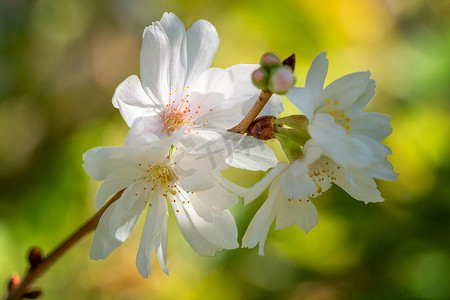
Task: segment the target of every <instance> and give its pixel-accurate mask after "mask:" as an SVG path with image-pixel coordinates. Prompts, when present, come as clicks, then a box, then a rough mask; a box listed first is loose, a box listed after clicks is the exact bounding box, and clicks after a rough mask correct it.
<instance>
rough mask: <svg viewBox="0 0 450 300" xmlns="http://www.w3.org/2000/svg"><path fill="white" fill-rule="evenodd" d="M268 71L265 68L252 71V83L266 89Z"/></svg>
mask: <svg viewBox="0 0 450 300" xmlns="http://www.w3.org/2000/svg"><path fill="white" fill-rule="evenodd" d="M268 77H269V76H268V73H267V71H266V70H263V69H258V70H256V71H254V72H253V73H252V82H253V84H254V85H255V86H256V87H257V88H259V89H262V90H265V89H267V80H268Z"/></svg>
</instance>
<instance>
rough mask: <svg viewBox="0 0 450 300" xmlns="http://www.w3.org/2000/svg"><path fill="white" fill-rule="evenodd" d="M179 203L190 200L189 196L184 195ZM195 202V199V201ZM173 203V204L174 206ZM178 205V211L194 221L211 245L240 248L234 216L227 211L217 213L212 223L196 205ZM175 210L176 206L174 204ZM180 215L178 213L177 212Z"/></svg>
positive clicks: (223, 247) (222, 247) (221, 247)
mask: <svg viewBox="0 0 450 300" xmlns="http://www.w3.org/2000/svg"><path fill="white" fill-rule="evenodd" d="M182 194H184V193H182ZM183 196H184V197H182V198H181V199H179V201H181V202H182V201H184V199H188V197H189V196H188V195H183ZM190 199H193V198H190ZM193 200H194V199H193ZM172 203H173V202H171V204H172ZM179 204H181V203H178V205H176V206H177V210H179V211H181V210H185V211H186V212H187V214H188V215H189V218H190V219H191V221H192V224H193V225H194V227H195V228H196V230H197V231H198V232H199V233H200V234H201V235H202V236H203V237H204V238H205V239H206V240H207V241H208V242H210V243H211V244H213V245H215V246H217V247H219V248H220V249H235V248H237V247H239V244H238V243H237V227H236V222H235V220H234V218H233V215H231V213H230V212H229V211H228V210H227V209H225V210H221V211H218V212H216V216H215V218H214V219H213V220H212V221H208V220H205V219H203V218H202V217H201V216H200V215H199V214H198V213H197V211H196V209H195V208H194V205H190V204H189V203H183V204H182V205H181V208H180V207H179V206H180V205H179ZM172 208H174V204H172ZM177 213H178V212H177Z"/></svg>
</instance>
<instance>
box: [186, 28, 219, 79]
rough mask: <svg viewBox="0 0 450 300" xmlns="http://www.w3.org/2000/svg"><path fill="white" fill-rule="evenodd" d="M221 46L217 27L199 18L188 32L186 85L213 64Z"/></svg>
mask: <svg viewBox="0 0 450 300" xmlns="http://www.w3.org/2000/svg"><path fill="white" fill-rule="evenodd" d="M218 46H219V35H218V34H217V31H216V28H214V26H213V25H212V24H211V23H209V22H208V21H205V20H198V21H196V22H195V23H194V24H192V26H191V27H190V28H189V29H188V30H187V32H186V49H187V73H186V80H185V84H184V85H185V86H187V85H188V84H193V83H194V82H195V81H196V80H197V77H198V76H199V75H200V74H201V73H202V72H203V71H205V70H206V69H208V68H209V66H211V63H212V61H213V59H214V55H215V54H216V51H217V47H218Z"/></svg>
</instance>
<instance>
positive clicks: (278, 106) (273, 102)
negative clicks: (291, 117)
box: [252, 94, 284, 117]
mask: <svg viewBox="0 0 450 300" xmlns="http://www.w3.org/2000/svg"><path fill="white" fill-rule="evenodd" d="M255 102H256V100H255V101H253V102H252V106H253V104H254V103H255ZM283 111H284V103H283V97H281V96H280V95H275V94H274V95H272V97H270V99H269V102H267V104H266V105H265V106H264V108H263V109H262V111H261V112H260V113H259V115H258V117H260V116H275V117H277V116H278V115H279V114H281V113H282V112H283Z"/></svg>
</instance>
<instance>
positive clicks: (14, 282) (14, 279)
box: [8, 274, 22, 292]
mask: <svg viewBox="0 0 450 300" xmlns="http://www.w3.org/2000/svg"><path fill="white" fill-rule="evenodd" d="M21 282H22V280H20V276H19V275H18V274H13V275H11V279H10V280H9V284H8V290H9V291H10V292H11V291H13V290H16V289H17V288H18V287H19V285H20V283H21Z"/></svg>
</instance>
